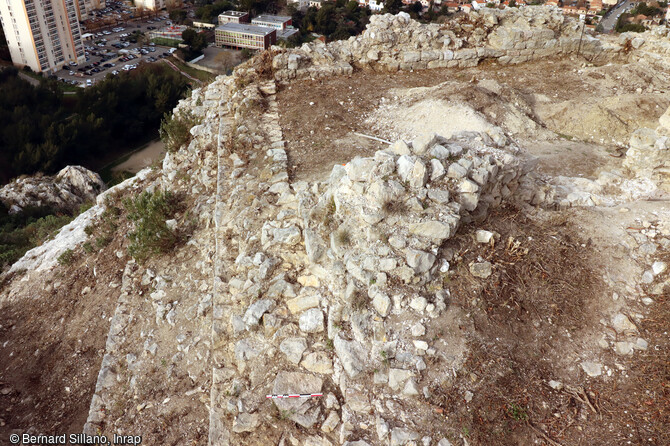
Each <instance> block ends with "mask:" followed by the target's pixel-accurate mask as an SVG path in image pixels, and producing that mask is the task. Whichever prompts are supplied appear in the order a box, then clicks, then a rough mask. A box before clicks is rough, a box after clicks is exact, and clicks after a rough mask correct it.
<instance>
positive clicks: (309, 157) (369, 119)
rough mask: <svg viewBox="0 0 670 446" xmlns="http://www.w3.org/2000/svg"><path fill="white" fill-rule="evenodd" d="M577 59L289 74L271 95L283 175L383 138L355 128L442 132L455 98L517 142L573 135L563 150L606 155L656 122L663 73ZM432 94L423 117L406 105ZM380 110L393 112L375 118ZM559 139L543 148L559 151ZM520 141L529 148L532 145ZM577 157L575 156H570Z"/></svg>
mask: <svg viewBox="0 0 670 446" xmlns="http://www.w3.org/2000/svg"><path fill="white" fill-rule="evenodd" d="M584 63H585V61H583V60H576V59H574V60H573V59H561V60H553V61H552V60H550V61H542V62H535V63H528V64H523V65H520V66H511V67H510V66H505V67H501V66H498V65H495V64H483V65H480V66H479V67H476V68H469V69H462V70H453V69H439V70H425V71H417V72H411V73H410V72H399V73H396V74H386V73H372V72H361V71H358V72H355V73H354V74H353V75H352V76H348V77H347V76H344V77H337V78H331V79H322V80H307V81H302V82H295V83H292V84H291V85H289V86H287V87H284V88H282V89H280V91H279V93H278V95H277V100H278V102H279V104H280V110H281V111H280V123H281V126H282V130H283V131H284V137H285V138H286V140H287V142H288V147H289V168H290V172H291V175H292V177H293V178H294V179H312V178H318V177H321V176H323V175H324V174H327V173H328V172H330V170H331V169H332V166H333V165H334V164H336V163H340V164H344V163H346V162H347V161H348V160H350V159H351V158H352V157H353V156H355V155H370V154H372V153H374V152H375V151H376V150H379V149H380V148H383V147H384V144H383V143H379V142H376V141H374V140H370V139H367V138H364V137H360V136H357V135H356V134H355V133H361V134H366V135H369V136H375V137H380V138H384V139H396V138H397V137H405V138H410V139H411V138H412V137H414V136H416V134H411V133H409V132H407V131H404V132H403V131H398V128H403V127H406V122H407V121H413V120H414V121H415V122H414V124H415V125H414V127H415V128H422V129H423V131H436V132H437V133H443V132H440V131H439V130H441V129H442V128H449V127H450V121H454V120H463V118H462V116H461V114H462V113H459V108H457V107H456V106H459V107H462V106H466V107H467V108H468V109H469V110H471V111H474V112H475V113H476V114H477V116H478V117H481V118H485V119H486V120H488V121H490V122H491V123H493V124H495V125H499V126H501V127H502V128H503V129H504V130H508V131H510V132H511V133H513V135H514V138H515V139H517V140H518V141H519V142H520V144H521V143H522V142H523V141H524V140H525V139H531V140H533V141H536V140H538V139H540V140H548V139H549V140H554V141H555V140H559V141H562V143H561V144H562V145H563V146H565V144H566V143H569V142H575V143H576V144H574V145H569V147H570V151H573V150H581V147H582V146H581V143H582V142H588V143H589V144H592V143H597V144H602V145H603V147H601V148H600V150H601V151H604V152H608V153H614V154H616V149H617V147H619V146H621V145H623V144H625V143H627V141H628V137H629V135H630V133H631V132H632V131H633V130H635V129H637V128H639V127H645V126H647V127H652V128H655V127H656V125H657V122H658V118H659V116H661V115H662V114H663V112H664V111H665V110H666V109H667V107H668V105H670V75H665V74H658V72H656V73H657V74H654V75H652V74H649V72H650V71H651V70H649V69H648V68H647V67H644V66H638V65H621V64H608V65H603V66H593V67H582V65H583V64H584ZM441 84H444V85H441ZM436 86H439V87H438V88H432V89H431V88H427V87H436ZM615 89H616V90H615ZM638 89H641V93H638ZM434 100H442V101H447V102H450V103H451V107H443V108H441V109H438V110H435V112H434V113H433V114H432V115H431V116H430V118H431V119H430V124H431V125H430V126H428V125H427V122H426V119H416V116H414V115H413V114H412V112H415V111H417V110H415V109H412V108H411V106H414V107H416V104H417V103H419V102H425V101H434ZM419 111H421V110H419ZM587 112H588V113H587ZM440 114H442V116H440ZM388 115H393V116H391V117H390V118H389V119H388V122H385V121H387V119H386V118H387V116H388ZM440 118H441V119H440ZM441 121H442V122H441ZM512 124H514V125H513V126H512V128H505V127H506V126H508V125H512ZM538 137H539V138H538ZM552 142H553V141H552ZM544 147H545V149H546V147H547V145H545V146H544ZM561 148H562V147H557V148H556V149H555V150H554V151H553V152H551V151H550V154H552V156H555V157H557V158H558V157H560V158H561V159H565V158H569V157H565V156H563V155H567V154H566V153H564V152H563V150H561ZM528 149H530V151H531V153H532V149H533V146H530V145H529V147H528ZM589 151H590V149H589ZM558 164H559V165H560V163H558ZM579 164H581V160H575V161H574V165H579ZM554 165H557V164H554Z"/></svg>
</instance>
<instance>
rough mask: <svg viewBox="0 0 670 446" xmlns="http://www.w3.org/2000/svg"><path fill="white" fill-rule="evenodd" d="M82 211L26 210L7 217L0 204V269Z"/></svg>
mask: <svg viewBox="0 0 670 446" xmlns="http://www.w3.org/2000/svg"><path fill="white" fill-rule="evenodd" d="M86 209H87V207H86V206H81V207H80V209H79V210H78V211H76V212H74V213H73V214H68V213H65V212H59V211H56V210H54V209H51V208H48V207H42V208H26V209H24V210H23V212H20V213H16V214H9V211H8V209H7V208H5V206H4V205H2V204H1V203H0V269H2V268H5V267H6V266H9V265H11V264H12V263H14V262H16V261H17V260H18V259H20V258H21V257H22V256H23V255H24V254H25V253H26V252H27V251H28V250H30V249H32V248H34V247H35V246H39V245H41V244H42V243H44V242H45V241H47V240H49V239H50V238H52V237H53V236H54V235H56V233H57V232H58V231H59V230H60V228H62V227H63V226H65V225H66V224H68V223H70V222H71V221H72V219H73V218H74V217H75V216H76V215H78V214H79V213H80V212H83V211H84V210H86Z"/></svg>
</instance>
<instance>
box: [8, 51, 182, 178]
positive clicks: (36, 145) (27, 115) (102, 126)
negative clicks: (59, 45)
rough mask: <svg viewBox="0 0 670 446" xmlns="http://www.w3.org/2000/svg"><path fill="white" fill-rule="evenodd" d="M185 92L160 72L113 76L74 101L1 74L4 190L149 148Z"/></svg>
mask: <svg viewBox="0 0 670 446" xmlns="http://www.w3.org/2000/svg"><path fill="white" fill-rule="evenodd" d="M186 90H187V83H186V81H185V80H184V78H182V77H181V76H180V75H178V74H177V73H175V72H174V71H172V70H170V69H169V68H168V67H165V66H163V65H157V64H154V65H147V66H144V67H142V68H140V69H138V70H134V72H127V73H121V74H119V75H118V76H111V75H109V76H108V77H107V78H106V79H105V80H104V81H101V82H99V83H98V84H96V85H95V86H93V87H90V88H87V89H85V90H84V89H82V90H81V91H79V92H77V95H76V96H75V97H72V96H69V97H68V96H66V97H64V96H63V94H62V92H61V90H60V88H59V85H58V82H57V81H55V80H48V79H45V80H43V81H42V82H41V83H40V85H39V86H37V87H35V86H33V85H31V84H29V83H28V82H26V81H24V80H23V79H21V78H20V77H19V76H18V70H17V69H16V68H14V67H10V68H6V69H4V70H2V71H0V148H1V149H0V183H2V184H4V183H6V182H7V181H9V180H10V179H11V178H13V177H15V176H18V175H21V174H33V173H35V172H38V171H41V172H44V173H53V172H55V171H57V170H59V169H61V168H62V167H64V166H66V165H68V164H83V165H89V166H92V164H95V162H96V161H99V160H100V159H101V158H106V157H108V156H109V154H110V152H111V153H114V152H118V151H119V150H120V149H125V148H126V147H128V146H130V145H133V144H134V143H136V142H138V141H144V140H147V139H148V137H147V136H148V135H156V134H157V133H158V126H159V124H160V121H161V118H162V117H163V114H164V113H165V112H168V111H170V110H172V108H174V106H175V105H176V103H177V101H178V100H179V99H180V98H181V97H182V96H183V95H184V93H185V92H186ZM93 167H95V166H93Z"/></svg>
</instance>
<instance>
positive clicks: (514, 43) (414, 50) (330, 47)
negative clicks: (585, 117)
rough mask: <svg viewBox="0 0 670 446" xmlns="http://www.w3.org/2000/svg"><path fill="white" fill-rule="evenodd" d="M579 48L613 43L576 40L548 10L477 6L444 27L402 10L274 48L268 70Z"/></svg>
mask: <svg viewBox="0 0 670 446" xmlns="http://www.w3.org/2000/svg"><path fill="white" fill-rule="evenodd" d="M580 40H581V43H580ZM578 49H579V50H580V51H581V53H582V54H587V55H594V56H595V55H602V54H603V53H606V52H607V50H608V49H612V48H609V47H604V46H603V44H602V43H601V41H600V40H598V39H596V38H594V37H592V36H590V35H588V34H586V35H585V36H583V38H582V36H581V27H580V25H579V24H578V23H577V22H575V21H573V20H572V19H571V18H568V17H567V16H564V15H563V14H562V13H561V12H560V11H559V10H558V9H556V8H553V7H544V6H534V7H526V8H507V9H505V10H498V9H491V8H483V9H481V10H479V11H472V12H471V13H470V14H469V15H466V16H459V17H457V18H455V19H452V20H450V21H448V22H447V23H444V24H436V23H431V24H420V23H419V22H416V21H414V20H411V19H410V17H409V15H408V14H406V13H400V14H398V15H395V16H394V15H391V14H385V15H373V16H372V17H370V23H369V24H368V26H367V29H366V30H365V32H363V33H362V34H361V35H359V36H355V37H351V38H349V39H348V40H345V41H337V42H331V43H329V44H327V45H326V44H323V43H322V42H319V41H317V42H313V43H309V44H304V45H303V46H302V47H300V48H298V49H294V50H289V51H285V52H280V53H279V54H277V55H275V56H274V59H273V61H272V67H273V69H274V70H275V78H276V79H277V80H289V79H295V78H297V79H301V78H319V77H327V76H333V75H340V74H348V73H351V72H352V70H353V69H354V68H372V69H375V70H380V71H391V72H392V71H397V70H407V71H409V70H419V69H426V68H447V67H474V66H477V65H478V64H479V63H480V62H481V61H482V60H485V59H492V60H495V61H497V62H498V63H500V64H518V63H522V62H527V61H531V60H536V59H540V58H544V57H550V56H557V55H561V54H570V53H575V52H577V51H578ZM274 50H275V51H276V52H278V51H281V50H280V49H279V48H275V49H274Z"/></svg>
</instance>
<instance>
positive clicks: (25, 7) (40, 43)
mask: <svg viewBox="0 0 670 446" xmlns="http://www.w3.org/2000/svg"><path fill="white" fill-rule="evenodd" d="M0 23H2V28H3V30H4V32H5V37H6V39H7V45H8V46H9V52H10V54H11V56H12V62H14V65H18V66H20V67H23V66H26V65H27V66H29V67H30V68H32V69H33V71H36V72H44V73H47V74H52V73H54V72H56V71H58V70H60V69H61V68H63V66H64V65H66V64H67V63H69V62H77V63H80V62H84V61H85V60H86V56H85V54H84V45H83V43H82V40H81V30H80V28H79V22H78V20H77V8H76V4H75V0H0Z"/></svg>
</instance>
